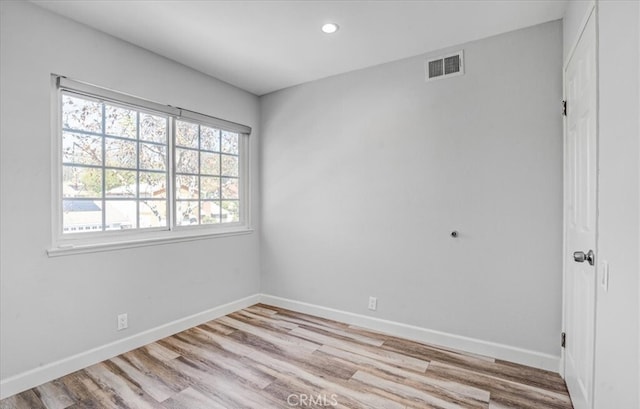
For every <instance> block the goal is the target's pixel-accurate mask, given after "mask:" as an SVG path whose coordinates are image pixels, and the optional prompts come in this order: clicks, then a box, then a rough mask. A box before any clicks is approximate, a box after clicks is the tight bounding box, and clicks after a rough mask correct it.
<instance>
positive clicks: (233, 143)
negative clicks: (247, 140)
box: [222, 131, 238, 155]
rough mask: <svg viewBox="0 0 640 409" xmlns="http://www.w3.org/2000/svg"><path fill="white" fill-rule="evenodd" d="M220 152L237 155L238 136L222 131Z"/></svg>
mask: <svg viewBox="0 0 640 409" xmlns="http://www.w3.org/2000/svg"><path fill="white" fill-rule="evenodd" d="M222 152H224V153H232V154H234V155H237V154H238V134H237V133H233V132H227V131H222Z"/></svg>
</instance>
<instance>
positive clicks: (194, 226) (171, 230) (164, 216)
mask: <svg viewBox="0 0 640 409" xmlns="http://www.w3.org/2000/svg"><path fill="white" fill-rule="evenodd" d="M56 103H57V104H58V114H59V115H58V117H57V121H56V126H55V127H56V134H57V135H58V140H57V143H56V144H54V145H55V150H56V152H55V157H56V158H57V160H56V169H55V172H54V174H55V178H56V179H55V181H54V185H55V186H56V187H57V191H58V195H57V198H56V203H55V204H54V208H55V209H56V213H57V217H56V218H54V219H55V220H56V221H57V223H54V224H55V226H54V246H55V245H56V244H58V245H62V246H67V245H69V244H71V245H72V246H73V245H86V244H89V245H90V244H100V243H112V242H114V241H119V240H121V241H126V240H128V239H132V240H133V239H135V240H140V239H142V240H144V239H145V238H150V239H159V238H160V239H161V238H170V237H192V236H194V235H210V234H216V233H221V232H232V231H234V230H243V229H244V230H246V229H247V228H248V220H247V211H246V202H247V197H246V193H245V192H246V191H247V182H248V181H247V172H246V170H245V167H246V162H247V157H246V156H247V154H246V151H245V140H246V139H247V138H248V135H249V133H250V128H248V127H246V126H244V125H239V124H235V123H233V122H228V121H224V120H220V119H217V118H214V117H210V116H207V115H202V114H198V113H195V112H191V111H186V110H183V109H179V108H173V107H170V106H163V105H160V104H156V103H153V102H150V101H145V100H142V99H138V98H135V97H131V96H128V95H124V94H118V93H116V92H113V91H109V90H105V89H101V88H98V87H94V86H92V85H88V84H84V83H80V82H76V81H72V80H68V79H66V78H63V77H56Z"/></svg>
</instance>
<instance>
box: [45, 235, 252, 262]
mask: <svg viewBox="0 0 640 409" xmlns="http://www.w3.org/2000/svg"><path fill="white" fill-rule="evenodd" d="M253 231H254V230H253V229H251V228H242V229H236V230H228V231H220V232H215V233H211V232H208V233H201V234H189V235H179V236H171V237H153V238H144V239H129V240H126V239H125V240H117V241H111V242H101V243H91V244H66V245H65V244H61V245H60V246H58V247H54V248H50V249H48V250H47V255H48V256H49V257H60V256H69V255H73V254H86V253H97V252H102V251H113V250H121V249H130V248H136V247H148V246H158V245H162V244H170V243H182V242H186V241H195V240H206V239H213V238H218V237H229V236H238V235H244V234H251V233H253Z"/></svg>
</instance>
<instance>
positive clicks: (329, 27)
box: [322, 23, 339, 34]
mask: <svg viewBox="0 0 640 409" xmlns="http://www.w3.org/2000/svg"><path fill="white" fill-rule="evenodd" d="M338 28H339V27H338V25H337V24H336V23H327V24H325V25H323V26H322V32H323V33H327V34H332V33H335V32H336V31H338Z"/></svg>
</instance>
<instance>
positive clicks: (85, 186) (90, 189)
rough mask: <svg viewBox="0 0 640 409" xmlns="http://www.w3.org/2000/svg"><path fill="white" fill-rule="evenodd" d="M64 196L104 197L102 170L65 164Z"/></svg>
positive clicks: (63, 177) (63, 170) (63, 175)
mask: <svg viewBox="0 0 640 409" xmlns="http://www.w3.org/2000/svg"><path fill="white" fill-rule="evenodd" d="M62 196H63V197H94V198H100V197H102V170H101V169H96V168H84V167H80V166H63V167H62Z"/></svg>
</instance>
